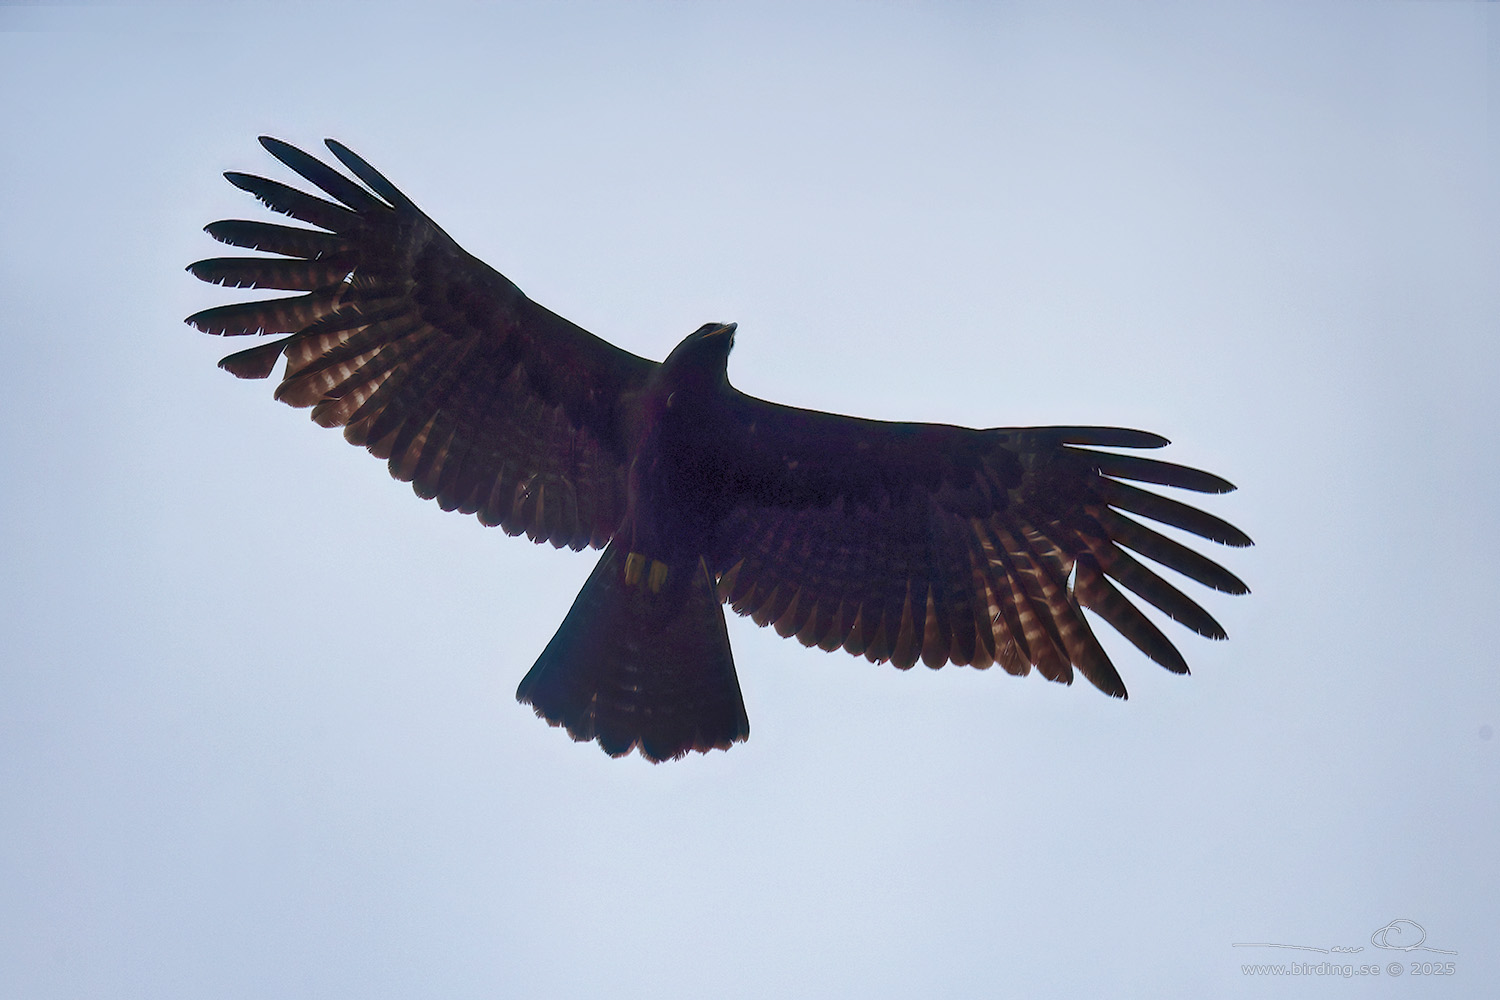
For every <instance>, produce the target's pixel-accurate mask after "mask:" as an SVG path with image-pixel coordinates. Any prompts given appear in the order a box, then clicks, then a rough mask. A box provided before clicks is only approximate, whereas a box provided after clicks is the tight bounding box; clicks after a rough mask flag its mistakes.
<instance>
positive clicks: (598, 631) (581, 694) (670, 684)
mask: <svg viewBox="0 0 1500 1000" xmlns="http://www.w3.org/2000/svg"><path fill="white" fill-rule="evenodd" d="M627 562H628V560H626V559H625V558H623V557H622V555H621V553H620V549H619V546H618V545H616V544H611V545H610V546H609V548H608V549H606V550H605V552H604V555H603V557H601V558H600V560H599V564H598V565H597V566H596V567H595V568H594V572H593V573H592V574H591V575H590V576H589V579H588V582H587V583H585V584H584V585H583V590H581V591H580V592H579V594H578V598H577V599H576V600H575V601H574V602H573V607H572V610H570V611H569V612H568V616H567V618H565V619H564V620H563V623H562V626H561V627H560V628H559V629H558V630H557V634H556V635H554V636H553V637H552V641H551V642H549V643H548V644H547V648H546V649H545V650H543V652H542V655H541V656H540V657H538V659H537V661H536V664H535V666H533V667H532V668H531V671H530V672H529V673H527V675H526V677H525V678H524V679H523V680H522V681H521V686H520V688H519V689H518V690H517V691H516V700H517V701H520V702H522V703H525V704H530V705H531V706H532V707H533V708H535V709H536V714H537V715H539V716H541V717H542V718H544V719H546V720H547V721H548V722H550V723H551V724H552V725H554V726H562V727H564V728H565V729H567V731H568V733H569V735H571V736H572V737H573V738H574V739H575V740H578V741H580V742H583V741H587V740H595V739H597V740H598V741H599V745H600V746H601V747H603V749H604V751H605V752H606V753H608V754H610V755H611V756H614V757H619V756H623V755H624V754H627V753H629V752H630V751H631V750H633V749H636V748H639V749H640V751H641V756H643V757H645V758H646V759H647V760H650V761H662V760H669V759H671V758H675V757H681V756H683V755H684V754H686V753H687V752H688V751H689V750H697V751H700V752H706V751H708V750H712V749H716V748H717V749H720V750H727V749H729V747H730V745H731V744H734V743H738V742H740V741H742V740H744V739H746V738H747V737H748V736H749V735H750V722H749V719H748V718H747V717H746V715H745V703H744V700H743V699H742V698H741V697H740V685H739V680H738V678H737V677H736V676H735V671H734V657H733V655H732V654H731V653H730V650H729V633H728V631H727V629H726V628H725V625H724V610H723V607H722V605H720V603H719V599H718V596H717V593H716V591H715V588H714V584H713V580H712V578H711V577H710V576H709V573H708V568H707V567H706V566H705V565H704V564H703V562H702V560H699V561H698V563H697V564H696V565H693V566H690V567H689V566H674V567H671V568H670V569H669V570H667V571H666V578H665V580H662V579H659V578H657V574H654V573H652V574H647V573H636V574H633V576H634V580H633V582H627V578H626V576H627V569H626V566H627ZM658 565H660V564H658ZM653 582H654V583H656V584H657V585H658V586H657V588H656V589H653V587H652V583H653Z"/></svg>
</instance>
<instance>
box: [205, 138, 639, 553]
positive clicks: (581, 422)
mask: <svg viewBox="0 0 1500 1000" xmlns="http://www.w3.org/2000/svg"><path fill="white" fill-rule="evenodd" d="M260 141H261V145H263V146H264V147H265V148H266V149H267V150H269V151H270V153H271V154H272V155H273V156H275V157H276V158H277V159H279V160H280V161H281V162H282V163H284V164H286V165H287V166H288V167H291V168H292V169H293V170H295V171H296V172H297V173H298V174H300V175H301V176H302V177H303V178H305V179H306V180H307V181H309V182H311V183H312V184H314V185H316V186H317V187H318V188H320V189H321V190H322V191H323V192H324V193H326V194H327V195H329V196H330V197H331V198H332V199H333V200H331V201H330V200H326V199H323V198H319V197H315V196H313V195H310V194H307V193H305V192H303V191H299V190H297V189H296V188H292V187H288V186H287V185H285V184H282V183H279V182H277V181H274V180H268V179H266V178H263V177H254V176H251V175H248V174H241V173H228V174H225V177H227V178H228V180H229V182H230V183H231V184H234V185H235V186H236V187H238V188H242V189H243V190H245V191H248V192H250V193H251V194H253V195H255V197H257V198H259V199H260V200H261V201H262V202H264V203H265V204H266V205H267V206H269V207H270V208H272V209H274V210H276V211H278V212H282V213H284V214H286V215H289V216H291V217H292V218H293V219H296V220H297V221H299V222H303V223H307V224H308V225H310V226H314V227H317V228H311V229H310V228H302V227H296V226H282V225H275V224H272V223H267V222H248V221H238V220H229V221H223V222H215V223H212V224H210V225H209V226H208V227H207V232H208V234H209V235H210V236H212V237H214V238H215V239H217V240H219V241H221V242H223V243H228V244H231V245H233V246H237V247H246V248H249V249H251V250H258V251H265V252H267V253H270V254H274V255H276V256H258V257H219V258H214V259H211V260H202V261H199V262H197V263H196V264H193V265H191V266H190V267H189V268H188V270H189V271H191V272H192V273H193V274H194V275H195V276H197V277H199V278H201V279H203V280H204V281H211V282H214V283H216V284H221V285H228V286H232V287H235V288H272V289H283V290H288V291H295V292H300V293H302V294H300V295H296V296H293V297H290V298H277V299H261V300H257V301H250V302H239V303H235V304H232V305H225V306H219V307H217V308H213V309H205V310H204V311H202V312H199V313H195V314H194V315H192V316H190V317H188V320H187V321H188V322H189V323H190V324H192V325H193V326H195V327H197V328H198V329H200V330H202V331H204V332H206V333H214V334H225V335H231V336H233V335H239V334H266V335H275V336H276V337H277V339H275V340H272V341H270V342H269V343H261V344H258V345H257V346H255V347H252V348H250V349H249V350H246V351H241V352H239V353H237V354H232V355H230V356H229V357H227V358H225V359H224V360H223V361H221V362H220V365H221V366H222V367H224V368H226V369H228V370H229V371H230V372H232V373H234V374H235V375H237V376H239V377H241V378H265V377H266V376H267V375H269V374H270V373H271V371H272V369H273V368H274V367H275V366H276V362H277V360H278V359H279V358H281V357H282V356H283V355H284V356H285V357H286V362H287V363H286V370H285V373H284V374H283V376H282V379H281V384H280V385H279V386H278V387H277V389H276V397H277V398H278V399H280V400H282V401H284V402H287V403H290V404H291V405H292V406H310V407H312V416H313V419H314V420H316V421H317V422H318V423H320V424H322V425H323V426H325V427H338V426H342V427H343V428H344V436H345V437H346V438H347V439H348V440H349V441H350V442H351V443H353V444H358V445H363V446H364V447H366V448H368V449H369V450H370V451H371V452H372V453H373V454H375V455H376V456H378V457H380V458H384V459H387V460H389V464H390V470H391V474H392V475H393V476H395V477H396V478H398V479H402V480H405V481H408V482H410V483H411V484H412V486H413V488H414V489H415V490H416V492H417V493H418V495H420V496H422V497H426V498H429V499H436V500H437V501H438V503H440V504H441V505H442V506H443V508H444V509H447V510H460V511H463V512H465V513H475V514H478V515H479V518H480V520H482V521H484V522H485V523H486V524H498V525H501V526H503V527H504V528H505V530H506V531H507V532H509V533H510V534H513V535H514V534H520V533H521V532H523V531H524V532H525V533H526V534H527V535H528V536H529V537H531V538H532V539H533V540H535V541H538V542H542V541H549V542H551V543H552V544H553V545H555V546H558V547H561V546H563V545H567V546H570V547H572V548H574V549H580V548H583V547H584V546H585V545H594V546H596V547H597V546H602V545H603V544H604V543H605V542H607V541H608V540H609V537H610V535H611V533H612V532H613V531H614V530H615V528H616V527H617V526H618V525H619V522H620V519H621V517H622V516H623V514H624V499H625V472H624V469H625V463H626V448H625V445H624V443H623V425H624V424H625V422H626V418H625V416H624V414H623V413H622V401H623V400H624V399H626V398H627V397H628V395H629V394H630V393H631V392H633V391H634V390H637V389H639V387H640V386H642V385H643V384H644V383H645V382H646V380H647V379H648V378H649V377H650V374H651V372H652V370H653V369H655V367H656V364H655V362H651V361H648V360H646V359H644V358H640V357H637V356H636V355H634V354H631V353H629V352H627V351H623V350H621V349H619V348H617V347H614V346H612V345H611V344H608V343H606V342H605V341H603V340H600V339H599V338H598V337H595V336H594V335H593V334H591V333H589V332H587V331H586V330H583V329H582V328H580V327H577V326H575V325H573V324H572V323H569V322H568V321H567V320H565V319H563V318H562V317H560V316H557V315H555V314H553V313H551V312H549V311H547V310H546V309H544V308H542V307H541V306H539V305H537V304H536V303H534V302H532V301H531V300H530V299H528V298H527V297H526V296H525V295H524V294H522V292H521V290H520V289H519V288H517V287H516V286H515V285H514V284H512V283H511V282H510V281H509V280H508V279H506V277H505V276H504V275H502V274H500V273H499V272H497V271H495V270H493V269H492V268H490V267H489V266H487V265H486V264H484V263H483V262H482V261H480V260H478V259H476V258H475V257H473V256H471V255H469V254H468V253H466V252H465V251H464V250H463V249H462V248H461V247H460V246H459V245H458V244H457V243H455V242H454V241H453V240H452V238H450V237H449V236H448V234H447V233H445V232H443V231H442V230H441V229H439V228H438V226H437V225H436V224H435V223H434V222H433V221H432V220H431V219H429V218H428V217H427V216H426V215H424V214H423V213H422V212H421V210H419V209H418V208H417V207H416V205H414V204H412V202H411V201H410V199H408V198H407V197H406V196H405V195H403V194H402V193H401V192H400V191H399V190H397V189H396V187H395V186H394V185H393V184H391V182H390V181H388V180H386V178H385V177H383V176H382V175H381V174H380V173H378V172H377V171H376V170H375V169H374V168H373V167H371V166H370V165H369V164H368V163H366V162H365V161H364V160H362V159H360V158H359V157H358V156H356V155H355V154H354V153H352V152H350V151H349V150H348V149H347V148H345V147H344V146H342V145H340V144H339V143H337V142H335V141H333V140H331V139H330V140H328V148H329V149H330V150H331V151H332V152H333V155H334V156H336V157H337V158H338V159H339V161H340V162H341V163H343V165H344V166H345V167H347V168H348V169H349V171H350V172H352V173H353V174H354V175H355V177H357V178H358V179H359V181H362V182H363V185H361V184H359V183H356V182H355V181H353V180H350V179H349V178H348V177H346V176H345V175H343V174H341V173H339V172H338V171H336V170H334V169H333V168H331V167H330V166H328V165H327V164H325V163H323V162H322V161H320V160H317V159H315V158H313V157H312V156H309V155H308V154H307V153H304V152H303V151H301V150H300V149H297V148H296V147H294V146H290V145H288V144H287V143H284V142H281V141H280V140H277V139H272V138H268V137H262V139H261V140H260ZM288 335H289V336H288Z"/></svg>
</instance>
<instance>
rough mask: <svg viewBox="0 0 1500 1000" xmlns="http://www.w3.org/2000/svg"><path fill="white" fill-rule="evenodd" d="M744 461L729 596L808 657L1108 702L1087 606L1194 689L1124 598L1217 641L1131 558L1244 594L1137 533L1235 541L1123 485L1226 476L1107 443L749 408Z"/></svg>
mask: <svg viewBox="0 0 1500 1000" xmlns="http://www.w3.org/2000/svg"><path fill="white" fill-rule="evenodd" d="M735 409H736V411H737V412H736V414H735V419H734V421H733V422H732V423H733V426H735V427H736V428H737V433H736V436H737V437H738V438H739V439H740V440H741V441H743V442H744V443H745V446H744V450H743V452H742V456H743V459H744V461H743V463H742V465H740V466H739V474H738V475H737V482H736V483H735V485H734V496H735V500H734V501H733V503H732V512H731V514H730V516H729V517H728V519H727V521H726V522H725V527H724V530H723V531H722V533H721V535H720V539H719V544H718V547H717V551H716V552H715V561H714V566H715V569H716V570H717V571H718V573H719V574H720V576H719V595H720V597H721V598H722V599H723V600H725V601H726V602H728V603H729V604H730V605H731V606H732V607H733V608H734V609H735V610H736V611H738V612H739V613H741V614H746V615H750V616H752V617H753V618H754V620H755V621H756V622H757V623H758V624H760V625H772V626H774V627H775V628H776V631H777V632H779V633H780V634H781V635H783V636H792V635H795V636H796V637H797V638H798V639H799V640H800V641H801V642H802V643H803V644H804V645H807V646H814V645H816V646H820V647H822V648H823V649H827V650H833V649H838V648H840V647H842V648H844V649H846V650H848V651H849V652H851V653H854V654H856V655H860V654H863V655H864V656H865V657H867V658H868V659H870V660H871V661H874V662H883V661H885V660H890V661H892V662H894V663H895V664H896V665H897V666H898V667H901V668H903V669H905V668H908V667H911V666H912V665H914V664H915V663H916V662H917V661H918V660H919V659H920V660H921V661H922V662H924V663H926V664H927V665H928V666H930V667H940V666H942V665H943V664H944V663H950V662H951V663H956V664H968V665H972V666H975V667H988V666H990V665H991V664H992V663H999V664H1000V665H1001V666H1002V667H1003V668H1004V669H1005V670H1007V671H1009V672H1010V673H1013V674H1025V673H1027V672H1028V671H1029V670H1030V669H1031V668H1032V667H1033V666H1034V667H1036V668H1037V670H1038V671H1040V672H1041V673H1042V674H1043V675H1044V676H1046V677H1047V678H1049V679H1051V680H1055V681H1061V682H1063V683H1071V681H1072V677H1073V669H1075V668H1076V669H1077V670H1078V671H1079V672H1081V673H1082V674H1083V675H1084V676H1085V677H1086V678H1088V679H1089V680H1090V681H1091V682H1092V683H1093V684H1094V685H1095V686H1096V687H1098V688H1099V689H1100V690H1102V691H1105V692H1107V693H1108V694H1111V695H1116V696H1120V697H1124V695H1125V685H1124V684H1123V683H1122V682H1121V680H1120V676H1119V674H1118V673H1117V672H1116V671H1115V669H1114V667H1113V665H1112V664H1111V663H1110V660H1109V657H1108V656H1107V655H1106V654H1105V652H1104V649H1103V648H1102V647H1101V646H1100V644H1099V641H1098V639H1097V638H1096V637H1095V635H1094V633H1093V631H1092V629H1091V628H1090V626H1089V623H1088V621H1087V620H1086V619H1085V618H1084V616H1083V613H1082V611H1081V608H1085V607H1086V608H1089V609H1090V610H1092V611H1094V612H1096V613H1097V614H1098V615H1099V616H1100V617H1101V618H1103V619H1104V620H1105V621H1107V622H1108V623H1109V624H1110V625H1112V626H1113V627H1114V628H1116V629H1117V630H1119V631H1120V632H1121V633H1122V634H1123V635H1124V636H1125V637H1126V638H1127V639H1129V640H1130V641H1131V642H1132V643H1134V644H1135V645H1136V646H1137V647H1138V648H1139V649H1140V650H1141V651H1142V652H1144V653H1145V654H1146V655H1147V656H1149V657H1150V658H1151V659H1153V660H1155V661H1156V662H1157V663H1160V664H1161V665H1162V666H1164V667H1166V668H1167V669H1169V670H1172V671H1174V672H1178V673H1186V672H1187V664H1186V663H1185V662H1184V661H1183V658H1182V656H1181V654H1180V653H1178V651H1177V649H1176V648H1175V647H1174V646H1173V645H1172V643H1171V642H1170V641H1169V640H1168V639H1167V638H1166V636H1164V635H1163V634H1162V633H1161V631H1160V630H1159V629H1158V628H1157V627H1156V626H1155V625H1154V624H1152V622H1151V621H1150V619H1148V618H1147V617H1146V616H1145V615H1144V614H1143V613H1142V612H1141V611H1140V609H1139V608H1137V607H1136V605H1135V604H1133V603H1132V602H1131V601H1130V600H1129V599H1128V598H1126V597H1125V596H1124V594H1122V593H1121V591H1120V588H1121V587H1123V588H1124V589H1125V590H1128V591H1130V592H1132V593H1134V594H1135V595H1137V596H1138V597H1140V598H1143V599H1144V600H1145V601H1147V602H1148V603H1150V604H1152V605H1154V606H1155V607H1157V608H1159V609H1160V610H1161V611H1163V612H1165V613H1166V614H1167V615H1168V616H1170V617H1171V618H1173V619H1175V620H1177V621H1179V622H1181V623H1182V624H1184V625H1186V626H1187V627H1189V628H1191V629H1192V630H1193V631H1195V632H1198V633H1199V634H1201V635H1205V636H1209V637H1211V638H1216V639H1222V638H1224V637H1225V633H1224V630H1223V629H1222V628H1221V627H1220V626H1219V624H1218V622H1216V621H1214V619H1213V618H1212V617H1211V616H1210V615H1209V614H1208V612H1206V611H1204V610H1203V609H1202V608H1201V607H1199V606H1198V605H1197V604H1196V603H1195V602H1194V601H1193V600H1191V599H1190V598H1189V597H1187V596H1186V595H1185V594H1183V593H1182V592H1181V591H1180V590H1178V589H1177V588H1176V587H1174V586H1172V585H1171V584H1170V583H1168V582H1167V581H1166V580H1164V579H1162V577H1161V576H1159V575H1157V573H1156V572H1155V571H1154V570H1152V569H1151V568H1149V567H1148V566H1147V565H1146V564H1144V563H1142V562H1140V561H1138V560H1137V559H1136V558H1135V557H1134V556H1133V555H1132V554H1131V552H1134V553H1135V554H1136V555H1141V556H1145V557H1147V558H1149V559H1151V560H1153V561H1155V562H1157V563H1160V564H1161V565H1164V566H1167V567H1169V568H1171V569H1173V570H1176V571H1178V572H1180V573H1182V574H1184V575H1186V576H1188V577H1190V578H1191V579H1193V580H1196V581H1198V582H1199V583H1202V584H1205V585H1206V586H1209V587H1212V588H1214V589H1215V590H1221V591H1227V592H1229V593H1234V594H1242V593H1246V592H1247V589H1248V588H1246V587H1245V585H1244V584H1243V583H1242V582H1240V580H1239V579H1238V578H1237V577H1235V576H1234V575H1233V574H1232V573H1230V572H1229V571H1228V570H1226V569H1224V568H1223V567H1222V566H1219V565H1218V564H1216V563H1214V562H1213V561H1211V560H1209V559H1208V558H1206V557H1204V556H1203V555H1201V554H1199V553H1198V552H1196V551H1194V550H1192V549H1190V548H1188V547H1187V546H1185V545H1182V544H1181V543H1179V542H1177V541H1175V540H1173V539H1170V538H1168V537H1166V536H1165V535H1163V534H1161V533H1159V532H1157V531H1155V530H1153V529H1152V528H1150V527H1147V526H1146V525H1144V524H1142V523H1141V522H1140V521H1138V520H1136V519H1134V518H1132V517H1130V516H1129V515H1130V514H1135V515H1139V516H1141V517H1144V518H1148V519H1150V520H1154V521H1158V522H1161V523H1164V524H1169V525H1172V526H1174V527H1176V528H1181V529H1184V530H1186V531H1189V532H1192V533H1193V534H1196V535H1199V536H1201V537H1203V538H1207V539H1211V540H1213V541H1216V542H1221V543H1224V544H1227V545H1234V546H1243V545H1249V544H1251V543H1250V539H1249V538H1248V537H1247V536H1246V535H1245V534H1244V533H1243V532H1241V531H1239V530H1238V529H1237V528H1234V527H1233V526H1231V525H1229V524H1227V523H1225V522H1224V521H1222V520H1220V519H1219V518H1216V517H1214V516H1212V515H1210V514H1206V513H1204V512H1203V511H1200V510H1196V509H1194V508H1192V507H1189V506H1187V505H1185V504H1182V503H1180V502H1178V501H1176V500H1172V499H1169V498H1167V497H1164V496H1161V495H1159V494H1156V493H1152V492H1149V491H1147V490H1143V489H1141V488H1139V487H1137V486H1134V485H1131V483H1132V482H1144V483H1153V484H1157V485H1162V486H1174V487H1179V488H1183V489H1188V490H1195V491H1198V492H1204V493H1223V492H1228V491H1229V490H1232V489H1234V487H1233V486H1232V485H1230V484H1229V483H1228V482H1225V481H1224V480H1223V479H1220V478H1219V477H1217V476H1213V475H1210V474H1208V473H1205V472H1200V471H1198V470H1196V469H1189V468H1185V467H1183V466H1180V465H1173V464H1171V463H1168V462H1162V461H1159V460H1156V459H1150V458H1145V457H1142V456H1139V455H1131V454H1120V453H1118V452H1104V451H1094V450H1092V449H1093V448H1098V447H1102V448H1159V447H1162V446H1163V445H1165V444H1167V441H1166V439H1165V438H1162V437H1159V436H1157V435H1155V434H1148V433H1145V432H1143V431H1134V430H1125V429H1122V428H1110V427H1036V428H996V429H992V430H971V429H968V428H963V427H951V426H946V425H940V424H897V423H885V422H881V421H873V420H860V419H856V418H852V417H843V416H837V415H835V414H829V413H818V412H814V411H809V410H800V409H795V408H792V407H786V406H779V405H776V404H772V403H767V402H764V401H762V400H758V399H754V398H753V397H749V396H744V395H740V396H739V397H738V398H737V400H736V403H735Z"/></svg>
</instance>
